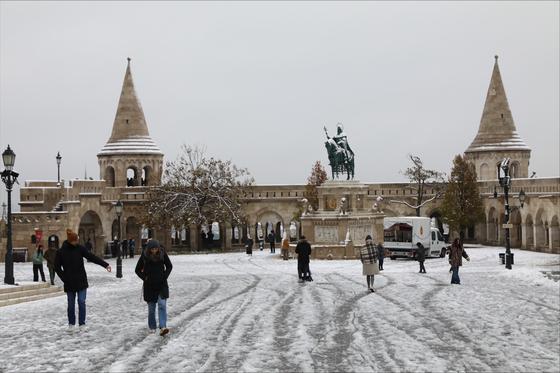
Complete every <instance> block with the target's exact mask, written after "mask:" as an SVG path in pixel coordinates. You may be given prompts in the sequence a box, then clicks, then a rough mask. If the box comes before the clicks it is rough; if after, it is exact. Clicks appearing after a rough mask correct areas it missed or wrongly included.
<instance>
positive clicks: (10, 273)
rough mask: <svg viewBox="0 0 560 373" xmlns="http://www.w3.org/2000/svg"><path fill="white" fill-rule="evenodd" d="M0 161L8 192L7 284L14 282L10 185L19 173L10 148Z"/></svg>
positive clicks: (14, 155) (5, 281)
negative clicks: (15, 169)
mask: <svg viewBox="0 0 560 373" xmlns="http://www.w3.org/2000/svg"><path fill="white" fill-rule="evenodd" d="M2 161H3V162H4V167H5V170H4V171H2V181H3V182H4V184H6V191H7V192H8V237H7V238H8V240H7V242H6V258H5V265H6V270H5V276H4V283H5V284H8V285H13V284H14V282H15V281H14V257H13V247H12V187H13V186H14V183H17V177H18V176H19V174H18V173H17V172H15V171H13V168H14V163H16V153H14V151H13V150H12V149H11V148H10V145H8V148H7V149H6V150H4V152H3V153H2Z"/></svg>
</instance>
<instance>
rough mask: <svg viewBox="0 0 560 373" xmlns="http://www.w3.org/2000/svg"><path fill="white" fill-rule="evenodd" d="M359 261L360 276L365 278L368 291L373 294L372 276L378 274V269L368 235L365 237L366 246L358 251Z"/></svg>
mask: <svg viewBox="0 0 560 373" xmlns="http://www.w3.org/2000/svg"><path fill="white" fill-rule="evenodd" d="M360 260H361V261H362V274H363V275H364V276H366V282H367V287H368V291H369V292H371V293H374V292H375V290H374V289H373V282H374V279H375V278H374V276H375V275H377V274H379V267H378V264H377V250H376V248H375V246H373V240H372V238H371V236H370V235H369V234H368V235H367V236H366V245H365V246H364V247H362V248H361V249H360Z"/></svg>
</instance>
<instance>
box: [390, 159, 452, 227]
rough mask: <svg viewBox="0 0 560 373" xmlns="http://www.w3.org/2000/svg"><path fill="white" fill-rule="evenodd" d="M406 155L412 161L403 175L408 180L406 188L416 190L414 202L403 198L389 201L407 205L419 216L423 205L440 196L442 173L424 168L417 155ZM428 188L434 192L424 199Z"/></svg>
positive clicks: (442, 183) (442, 180)
mask: <svg viewBox="0 0 560 373" xmlns="http://www.w3.org/2000/svg"><path fill="white" fill-rule="evenodd" d="M408 157H409V158H410V160H411V161H412V166H411V167H408V168H407V169H406V170H404V171H403V175H405V176H406V177H407V178H408V180H409V181H410V184H409V186H408V188H407V189H409V190H413V191H415V192H416V195H415V196H413V197H412V198H413V199H415V203H414V204H411V203H408V202H407V201H404V200H403V201H398V200H391V201H390V202H391V203H402V204H404V205H407V206H408V207H410V208H412V209H414V210H416V216H420V210H421V208H422V207H423V206H424V205H426V204H427V203H429V202H431V201H433V200H435V199H436V198H438V197H440V196H441V193H442V190H443V187H444V174H443V173H442V172H439V171H435V170H428V169H426V168H424V164H423V162H422V160H421V159H420V157H418V156H415V155H413V154H409V155H408ZM430 188H431V189H433V190H435V194H434V195H433V196H432V197H431V198H429V199H427V200H425V199H424V198H425V196H426V194H428V193H427V190H428V189H430Z"/></svg>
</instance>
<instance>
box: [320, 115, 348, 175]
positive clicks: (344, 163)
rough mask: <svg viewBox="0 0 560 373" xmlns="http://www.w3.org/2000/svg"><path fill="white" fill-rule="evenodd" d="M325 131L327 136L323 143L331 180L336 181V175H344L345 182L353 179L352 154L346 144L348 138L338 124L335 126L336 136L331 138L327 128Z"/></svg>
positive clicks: (340, 124)
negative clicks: (327, 157) (326, 153)
mask: <svg viewBox="0 0 560 373" xmlns="http://www.w3.org/2000/svg"><path fill="white" fill-rule="evenodd" d="M323 128H324V129H325V134H326V135H327V141H325V147H326V148H327V152H328V155H329V164H330V166H331V173H332V178H333V179H334V178H335V177H336V178H337V179H338V174H342V175H344V174H346V180H350V179H352V180H353V179H354V152H353V151H352V149H350V145H349V144H348V138H347V136H346V133H344V129H343V127H342V123H338V124H337V126H336V135H334V136H333V137H330V136H329V133H328V131H327V127H323Z"/></svg>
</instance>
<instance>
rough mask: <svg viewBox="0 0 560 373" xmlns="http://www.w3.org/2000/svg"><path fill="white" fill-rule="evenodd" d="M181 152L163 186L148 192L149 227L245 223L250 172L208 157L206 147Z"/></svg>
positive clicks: (251, 181) (227, 162) (250, 181)
mask: <svg viewBox="0 0 560 373" xmlns="http://www.w3.org/2000/svg"><path fill="white" fill-rule="evenodd" d="M181 150H182V151H181V153H180V154H179V156H178V158H177V160H175V161H173V162H167V164H166V169H165V172H164V177H163V183H162V185H161V186H156V187H153V188H151V189H150V191H149V192H148V195H147V201H146V202H145V205H146V213H147V215H146V217H145V221H146V223H147V224H148V225H149V226H152V227H161V228H170V227H171V226H175V227H181V226H187V227H188V226H189V225H191V224H196V225H197V226H201V225H204V224H211V223H212V222H215V221H217V222H232V223H239V222H241V221H243V219H244V213H243V202H242V201H243V197H244V196H245V195H246V193H247V192H248V191H249V192H250V190H249V188H250V186H251V185H252V184H253V179H252V178H251V177H250V174H249V172H248V171H247V170H246V169H241V168H238V167H237V166H235V165H234V164H233V163H232V162H231V161H222V160H219V159H215V158H213V157H207V156H206V154H205V148H203V147H191V146H186V145H183V146H182V148H181Z"/></svg>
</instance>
